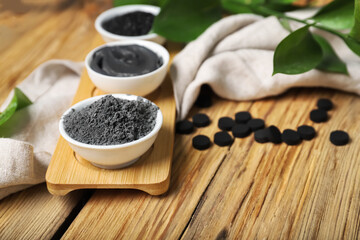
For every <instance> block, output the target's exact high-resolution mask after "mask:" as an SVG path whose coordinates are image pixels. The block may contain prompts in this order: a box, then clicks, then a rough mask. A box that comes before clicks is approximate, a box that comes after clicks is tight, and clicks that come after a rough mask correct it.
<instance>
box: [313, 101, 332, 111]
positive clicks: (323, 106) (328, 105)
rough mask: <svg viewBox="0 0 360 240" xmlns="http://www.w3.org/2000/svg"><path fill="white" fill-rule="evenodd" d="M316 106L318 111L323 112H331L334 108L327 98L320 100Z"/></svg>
mask: <svg viewBox="0 0 360 240" xmlns="http://www.w3.org/2000/svg"><path fill="white" fill-rule="evenodd" d="M316 105H317V107H318V108H319V109H324V110H325V111H329V110H331V109H332V108H333V106H334V105H333V103H332V101H331V100H330V99H327V98H320V99H319V100H318V101H317V104H316Z"/></svg>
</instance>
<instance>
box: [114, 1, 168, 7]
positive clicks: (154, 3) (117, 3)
mask: <svg viewBox="0 0 360 240" xmlns="http://www.w3.org/2000/svg"><path fill="white" fill-rule="evenodd" d="M166 1H167V0H114V2H113V5H114V7H119V6H124V5H129V4H147V5H154V6H163V5H164V4H165V2H166Z"/></svg>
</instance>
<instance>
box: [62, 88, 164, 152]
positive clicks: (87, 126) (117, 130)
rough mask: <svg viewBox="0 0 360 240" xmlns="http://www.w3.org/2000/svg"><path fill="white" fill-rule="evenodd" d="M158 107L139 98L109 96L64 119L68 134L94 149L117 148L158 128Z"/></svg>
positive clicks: (75, 111) (71, 113) (74, 111)
mask: <svg viewBox="0 0 360 240" xmlns="http://www.w3.org/2000/svg"><path fill="white" fill-rule="evenodd" d="M157 111H158V107H157V106H155V105H154V104H152V103H151V102H150V101H148V100H146V99H143V98H140V97H139V98H138V99H137V100H126V99H121V98H116V97H114V96H112V95H106V96H104V97H102V98H100V99H99V100H97V101H95V102H93V103H92V104H90V105H88V106H86V107H85V108H83V109H80V110H74V109H72V111H70V112H69V113H68V114H66V115H65V116H64V117H63V125H64V130H65V132H66V133H67V134H68V135H69V136H70V137H71V138H73V139H75V140H77V141H79V142H82V143H86V144H91V145H116V144H124V143H128V142H132V141H135V140H138V139H140V138H142V137H144V136H146V135H147V134H149V133H150V132H151V131H152V130H153V129H154V127H155V123H156V117H157Z"/></svg>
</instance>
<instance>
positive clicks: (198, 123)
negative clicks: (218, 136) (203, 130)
mask: <svg viewBox="0 0 360 240" xmlns="http://www.w3.org/2000/svg"><path fill="white" fill-rule="evenodd" d="M192 120H193V124H194V126H195V127H206V126H207V125H209V124H210V118H209V117H208V115H206V114H204V113H198V114H195V115H194V116H193V117H192Z"/></svg>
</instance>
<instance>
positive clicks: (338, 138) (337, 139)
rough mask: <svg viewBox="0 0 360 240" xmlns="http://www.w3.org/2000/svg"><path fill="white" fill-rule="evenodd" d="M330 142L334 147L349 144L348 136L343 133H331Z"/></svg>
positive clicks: (338, 131)
mask: <svg viewBox="0 0 360 240" xmlns="http://www.w3.org/2000/svg"><path fill="white" fill-rule="evenodd" d="M330 142H332V144H334V145H336V146H343V145H346V144H347V143H348V142H349V134H347V132H344V131H340V130H337V131H333V132H331V134H330Z"/></svg>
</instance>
